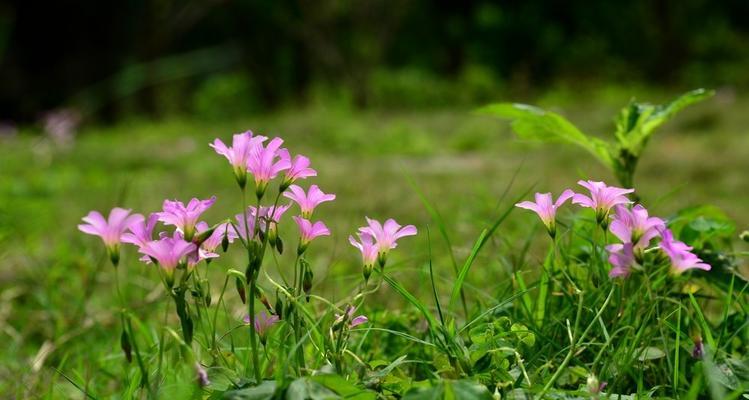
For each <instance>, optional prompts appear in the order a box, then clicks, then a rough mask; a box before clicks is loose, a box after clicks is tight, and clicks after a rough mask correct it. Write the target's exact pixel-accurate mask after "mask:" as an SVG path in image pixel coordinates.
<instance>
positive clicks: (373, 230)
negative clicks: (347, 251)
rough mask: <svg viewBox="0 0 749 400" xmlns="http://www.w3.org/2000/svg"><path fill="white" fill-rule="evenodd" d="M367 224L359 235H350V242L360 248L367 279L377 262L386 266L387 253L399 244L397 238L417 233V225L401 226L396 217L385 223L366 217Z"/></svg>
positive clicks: (381, 266)
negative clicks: (357, 237) (357, 238)
mask: <svg viewBox="0 0 749 400" xmlns="http://www.w3.org/2000/svg"><path fill="white" fill-rule="evenodd" d="M365 218H366V220H367V226H363V227H361V228H359V232H357V236H359V241H357V240H356V238H354V236H349V243H351V245H352V246H354V247H356V248H357V249H359V251H360V252H361V255H362V262H363V264H364V280H365V281H367V280H368V279H369V276H370V275H371V274H372V269H373V268H374V264H375V262H377V263H378V264H379V265H380V268H385V263H386V262H387V255H388V253H389V252H390V250H392V249H394V248H396V247H397V246H398V243H397V240H398V239H400V238H402V237H405V236H414V235H416V233H417V231H416V227H415V226H413V225H406V226H403V227H401V225H400V224H398V223H397V222H395V220H394V219H392V218H391V219H388V220H387V221H385V223H384V224H382V223H380V221H377V220H374V219H370V218H369V217H365Z"/></svg>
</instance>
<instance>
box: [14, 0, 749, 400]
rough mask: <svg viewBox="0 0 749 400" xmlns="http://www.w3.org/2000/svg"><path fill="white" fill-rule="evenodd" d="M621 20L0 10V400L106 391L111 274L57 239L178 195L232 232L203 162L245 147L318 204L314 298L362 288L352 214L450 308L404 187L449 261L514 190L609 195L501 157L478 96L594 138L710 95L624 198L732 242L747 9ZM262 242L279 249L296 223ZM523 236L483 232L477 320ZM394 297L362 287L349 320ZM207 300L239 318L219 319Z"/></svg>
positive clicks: (748, 49)
mask: <svg viewBox="0 0 749 400" xmlns="http://www.w3.org/2000/svg"><path fill="white" fill-rule="evenodd" d="M617 3H618V4H617ZM617 3H615V2H603V1H598V2H583V1H530V0H529V1H522V2H496V3H494V2H428V1H416V0H411V1H408V0H404V1H398V2H394V1H375V0H370V1H139V0H131V1H122V2H101V1H75V2H74V1H58V2H37V1H10V2H8V1H6V2H3V3H2V4H0V260H2V263H0V341H3V343H9V345H8V346H6V347H5V348H3V350H4V351H0V394H2V393H17V397H30V396H31V395H32V394H39V393H51V394H52V396H50V397H51V398H55V397H57V398H73V397H76V398H77V397H80V392H79V391H77V389H75V388H74V387H73V385H71V384H70V383H69V382H68V381H67V380H65V379H64V378H62V377H61V374H62V373H64V374H66V375H67V376H70V377H73V378H74V379H75V380H77V381H80V382H86V384H87V385H90V387H91V388H94V389H95V392H97V393H100V394H107V393H109V394H113V393H119V391H120V389H121V387H120V386H119V384H118V383H116V382H114V379H113V378H112V377H114V376H120V374H121V371H122V368H123V363H122V362H121V361H122V359H121V353H119V351H118V350H117V344H116V338H114V337H113V334H112V332H116V331H117V320H116V318H115V317H116V313H113V311H112V310H116V309H117V308H118V307H119V305H118V304H119V303H118V301H117V299H116V298H115V296H114V295H113V292H114V290H112V288H113V287H114V282H113V274H112V273H111V267H110V266H109V265H108V264H107V263H106V260H105V257H104V256H103V255H104V252H103V249H102V248H101V246H100V243H99V241H98V240H97V239H96V238H93V237H90V236H87V235H83V234H81V233H80V232H78V231H77V229H76V225H77V224H78V223H79V222H80V218H81V217H82V216H84V215H86V213H87V212H88V211H89V210H92V209H95V210H102V211H106V210H109V209H111V208H112V207H113V206H118V205H119V206H124V207H127V208H132V209H134V211H137V212H141V213H147V212H151V211H154V210H157V209H159V208H160V207H161V203H162V201H163V200H164V199H165V198H169V199H179V200H183V201H186V200H188V199H189V198H191V197H194V196H196V197H201V198H206V197H208V196H210V195H216V196H217V198H218V200H217V202H216V204H215V205H214V206H213V207H212V208H211V210H209V212H207V213H206V215H205V218H206V220H207V221H209V222H215V221H219V220H221V219H223V218H226V217H227V216H230V215H234V214H235V213H237V212H238V211H239V198H238V194H237V190H236V187H235V183H234V179H233V176H232V172H231V168H230V166H229V165H228V164H227V163H226V161H225V159H223V158H222V157H220V156H218V155H216V154H215V153H214V152H213V150H212V149H210V148H209V147H208V143H209V142H211V141H212V140H213V139H214V138H216V137H220V138H222V139H224V140H225V141H227V140H229V139H230V135H231V134H232V133H234V132H241V131H245V130H247V129H252V130H254V131H255V132H256V133H262V134H266V135H279V136H282V137H283V138H284V139H285V145H286V146H288V148H289V150H290V151H291V152H292V153H302V154H306V155H308V156H310V158H311V159H312V163H313V166H314V167H315V168H316V169H317V170H318V172H319V176H318V177H316V178H315V179H314V180H309V181H306V182H303V186H306V185H308V184H310V183H316V184H319V185H320V187H321V188H322V189H323V190H324V191H325V192H330V193H335V194H337V196H338V197H337V199H336V201H335V202H332V203H326V204H323V205H321V206H320V207H319V211H317V210H316V211H315V213H316V218H320V219H322V220H324V221H325V222H326V224H327V225H328V226H329V227H330V228H331V230H332V232H333V235H332V236H331V237H330V238H321V239H320V240H319V241H316V242H315V243H313V245H312V247H311V248H310V250H309V251H308V253H309V254H308V257H309V261H310V263H311V265H312V266H313V269H314V271H315V280H314V291H315V292H316V293H320V294H322V295H325V296H328V297H329V298H331V299H334V300H337V299H341V298H343V297H344V296H346V295H347V294H348V289H349V288H351V287H353V286H354V285H356V284H357V283H358V282H359V280H360V279H361V278H360V277H361V271H360V266H359V255H358V253H357V252H356V250H355V249H353V248H352V247H351V246H350V245H349V244H348V242H347V241H346V237H347V236H348V235H349V234H350V233H351V232H354V231H355V229H356V227H358V226H360V225H361V224H363V223H364V216H365V215H367V216H370V217H373V218H378V219H385V218H388V217H394V218H396V219H397V220H398V221H400V222H401V223H404V224H411V223H412V224H415V225H417V227H418V228H419V229H420V231H421V234H420V235H419V236H417V237H414V238H407V239H404V240H402V241H401V243H400V245H399V247H398V249H397V251H395V252H393V253H392V254H391V259H392V262H391V263H389V265H388V268H389V271H390V273H391V274H393V276H396V277H397V278H398V279H399V280H401V282H404V283H405V284H406V285H407V286H408V288H409V289H410V290H412V291H413V292H414V293H415V294H416V295H417V296H421V297H423V298H427V297H426V296H431V292H429V291H428V288H427V287H426V286H424V285H419V284H418V282H425V281H427V279H428V277H429V276H428V273H427V269H426V268H425V266H426V264H425V260H426V259H427V257H428V255H427V249H428V243H427V236H426V235H425V232H427V228H428V227H429V228H430V229H431V235H432V245H433V248H432V256H433V257H434V271H435V274H436V277H437V286H438V288H439V289H440V290H441V292H444V293H448V292H449V288H450V287H451V285H452V281H453V279H454V272H453V267H452V266H451V260H450V259H451V257H450V256H449V252H448V247H447V246H446V245H445V243H444V242H443V241H442V240H441V238H439V236H438V234H437V229H436V227H435V226H434V221H432V219H431V218H430V216H429V213H428V212H427V210H426V208H425V206H424V205H423V204H422V202H421V201H420V199H419V196H418V195H417V191H416V189H415V188H414V187H413V186H412V185H411V184H409V181H408V178H407V177H411V178H413V181H414V182H415V183H416V185H417V186H418V187H419V190H420V191H421V192H422V193H423V194H424V196H425V197H426V198H427V199H428V200H429V201H430V202H431V203H432V205H433V206H434V208H435V209H436V210H437V211H439V212H440V213H441V215H442V217H443V219H444V221H445V226H446V227H447V229H448V231H449V234H450V237H451V240H452V250H453V251H454V255H455V258H456V260H458V262H459V263H460V262H462V260H464V259H465V257H466V256H467V255H468V253H469V252H470V248H471V246H472V244H473V242H474V241H475V239H476V237H477V236H478V235H479V233H480V232H481V230H482V229H483V228H484V227H485V226H487V225H488V224H489V223H490V222H491V221H493V220H494V219H496V218H497V215H499V213H500V212H501V210H504V208H505V207H509V206H511V205H512V203H513V201H514V200H516V198H517V197H518V196H520V195H521V194H522V193H523V192H524V191H526V190H528V189H529V188H531V187H533V188H534V189H535V190H538V191H543V192H546V191H551V192H554V193H555V194H557V193H559V192H560V191H561V190H563V189H564V188H568V187H576V185H575V182H576V181H577V180H578V179H596V180H606V181H608V182H609V183H613V182H615V180H614V179H613V177H612V176H611V175H610V174H609V173H608V171H606V170H605V169H604V168H602V167H601V166H600V165H598V164H597V163H596V162H595V161H594V160H593V159H592V158H591V157H589V156H588V155H587V154H586V153H584V152H582V151H581V150H578V149H576V148H572V147H565V146H553V145H538V144H535V143H530V142H527V141H521V140H517V139H516V138H515V137H514V135H512V134H511V133H510V131H509V128H508V126H507V123H505V122H503V121H498V120H497V119H495V118H491V117H486V116H481V115H476V114H474V113H473V112H472V110H474V109H475V108H476V107H477V106H481V105H483V104H486V103H489V102H497V101H524V102H529V103H533V104H538V105H541V106H543V107H547V108H550V109H553V110H554V111H557V112H559V113H561V114H563V115H564V116H565V117H567V118H569V119H570V120H571V121H573V122H574V123H575V124H577V125H579V126H580V128H581V130H583V131H584V132H586V133H589V134H592V135H598V136H607V137H609V138H610V135H611V134H612V132H613V131H614V122H613V121H614V117H615V116H616V114H617V112H618V111H619V109H620V108H621V107H623V106H625V105H626V104H627V103H628V102H629V101H630V99H632V98H637V99H638V100H641V101H651V102H663V101H667V100H669V99H670V98H672V97H673V96H675V95H676V94H679V93H681V92H683V91H686V90H689V89H693V88H696V87H706V88H713V89H717V94H716V96H715V97H714V98H712V99H710V100H709V101H706V102H704V103H702V104H700V105H698V106H694V107H690V108H689V109H687V110H686V111H684V112H683V113H682V114H680V115H679V116H678V117H677V118H676V119H674V120H673V121H671V122H669V123H668V124H666V125H665V126H664V128H663V129H662V132H658V133H657V134H656V135H655V136H654V137H653V139H652V140H651V142H650V145H649V148H648V150H647V151H646V152H645V154H644V156H643V159H642V160H641V163H640V168H639V170H638V173H637V175H636V177H635V182H636V189H637V191H638V194H639V195H640V197H641V198H642V199H643V202H644V204H645V205H646V206H647V207H648V209H650V210H651V211H652V213H653V214H654V215H659V216H662V217H665V218H670V217H673V216H674V215H675V213H676V212H677V211H678V210H679V209H681V208H683V207H689V206H694V205H699V204H706V203H709V204H715V205H716V206H718V207H719V208H720V209H722V210H724V211H725V212H726V213H727V214H728V216H729V217H730V218H731V219H733V220H734V221H736V228H737V230H743V229H746V228H747V227H748V226H749V202H747V201H746V199H747V196H749V180H748V179H747V178H746V171H749V157H748V156H747V152H749V113H747V112H746V110H747V109H749V96H746V94H745V92H746V88H747V87H749V2H746V1H739V0H735V1H721V2H711V1H706V0H684V1H668V0H662V1H647V0H633V1H629V2H626V3H619V2H617ZM533 185H535V186H533ZM505 193H506V194H507V196H505V197H503V194H505ZM571 210H573V209H572V208H565V209H564V210H563V211H562V215H561V218H562V220H569V215H570V214H569V213H570V212H571ZM281 225H282V226H280V227H279V229H280V231H281V235H282V236H283V237H284V238H286V241H287V243H289V242H292V241H293V240H295V239H293V238H295V235H296V232H295V231H296V227H295V226H293V224H283V223H282V224H281ZM534 235H543V230H542V226H541V224H540V223H539V222H538V221H537V219H536V217H535V216H534V215H532V214H531V213H525V212H517V213H513V214H512V215H511V216H510V218H508V219H507V220H506V221H505V223H504V224H503V225H502V226H501V227H500V230H499V231H498V232H497V234H495V235H494V236H493V237H492V240H491V243H490V244H488V245H487V251H485V252H482V254H481V255H480V256H479V259H477V260H476V264H475V265H476V267H475V268H473V269H472V270H471V274H470V276H469V277H468V280H467V281H466V287H467V288H469V289H470V293H471V296H475V299H476V301H479V302H485V301H486V302H492V301H494V297H493V296H494V295H495V294H496V290H497V288H498V287H499V285H500V283H502V282H505V281H506V280H507V279H509V278H508V276H509V275H508V274H509V273H512V272H513V271H516V270H518V269H521V268H524V267H525V270H527V271H533V270H535V269H534V267H535V266H537V265H539V264H540V263H542V262H543V255H544V251H543V248H535V247H537V246H543V243H545V242H544V241H542V240H539V241H532V240H530V239H531V238H532V237H533V236H534ZM528 243H533V245H532V246H531V250H530V251H528V252H526V250H528V249H527V248H526V246H527V244H528ZM289 253H293V252H287V253H286V254H284V256H283V257H280V262H281V263H282V264H283V263H290V262H292V261H293V260H288V259H286V258H287V257H289V256H290V255H289ZM241 260H242V257H241V255H240V254H239V252H238V251H234V252H230V253H228V254H226V255H222V257H221V258H220V259H219V260H218V261H216V262H215V263H212V264H211V269H210V274H211V276H212V279H213V280H215V282H216V283H215V285H214V286H220V283H221V282H222V281H223V277H224V271H225V270H226V269H227V268H230V267H233V268H237V269H240V270H241V269H243V267H242V261H241ZM284 265H285V264H284ZM214 267H215V268H214ZM120 268H121V270H122V271H127V273H124V272H123V273H122V276H124V277H125V279H126V281H127V285H126V286H127V288H128V289H127V291H128V293H127V294H126V296H129V298H130V299H131V301H130V305H131V307H132V311H133V313H134V314H135V315H138V316H139V317H140V318H141V319H142V320H143V321H157V320H159V317H157V316H156V314H159V315H160V311H159V310H160V307H158V304H161V303H160V300H161V299H162V297H163V295H164V294H163V292H161V290H162V289H161V286H160V285H158V276H157V274H156V271H154V269H153V268H151V267H149V266H145V265H142V264H140V263H138V262H137V255H136V252H135V251H134V250H133V249H131V248H126V249H125V250H124V253H123V261H122V264H121V267H120ZM271 271H275V269H271ZM272 273H274V272H272ZM215 290H218V288H216V289H215ZM215 290H214V291H215ZM232 296H234V295H232ZM213 297H214V298H218V293H214V296H213ZM398 299H399V298H398V296H396V295H395V294H394V293H393V292H392V291H389V290H386V289H383V290H382V291H381V292H379V293H378V298H377V299H373V300H372V303H371V304H372V305H375V304H379V305H382V304H389V303H392V302H397V301H399V300H398ZM229 304H230V307H233V308H232V309H231V310H230V312H231V316H232V317H237V318H238V319H237V320H239V318H241V315H242V312H244V311H243V310H242V309H241V307H236V306H237V305H238V304H240V303H239V301H238V300H237V298H236V297H235V296H234V297H232V298H231V299H230V300H229ZM147 329H155V328H153V327H148V328H147ZM153 332H155V330H154V331H153ZM155 336H156V333H154V337H155ZM53 368H54V369H53ZM0 397H2V396H1V395H0Z"/></svg>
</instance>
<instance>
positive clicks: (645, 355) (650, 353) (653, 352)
mask: <svg viewBox="0 0 749 400" xmlns="http://www.w3.org/2000/svg"><path fill="white" fill-rule="evenodd" d="M638 353H639V356H637V359H638V360H640V361H649V360H657V359H659V358H663V357H665V356H666V353H665V352H664V351H663V350H661V349H659V348H657V347H653V346H649V347H645V348H644V349H641V350H640V351H639V352H638Z"/></svg>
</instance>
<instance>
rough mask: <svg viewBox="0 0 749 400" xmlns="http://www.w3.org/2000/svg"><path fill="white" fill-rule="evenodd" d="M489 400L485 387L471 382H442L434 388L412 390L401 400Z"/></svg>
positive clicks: (490, 395) (464, 380) (490, 396)
mask: <svg viewBox="0 0 749 400" xmlns="http://www.w3.org/2000/svg"><path fill="white" fill-rule="evenodd" d="M431 399H435V400H437V399H445V400H491V399H493V397H492V394H491V393H490V392H489V389H487V388H486V386H484V385H482V384H480V383H478V382H474V381H471V380H467V379H463V380H459V381H449V380H444V381H441V382H439V383H437V384H436V385H434V386H426V387H419V388H415V389H412V390H410V391H408V392H407V393H406V395H405V396H403V400H431Z"/></svg>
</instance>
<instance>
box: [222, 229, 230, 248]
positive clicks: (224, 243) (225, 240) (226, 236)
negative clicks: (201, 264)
mask: <svg viewBox="0 0 749 400" xmlns="http://www.w3.org/2000/svg"><path fill="white" fill-rule="evenodd" d="M221 250H223V251H224V253H226V251H227V250H229V230H228V229H227V230H226V231H225V232H224V237H223V238H222V239H221Z"/></svg>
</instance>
